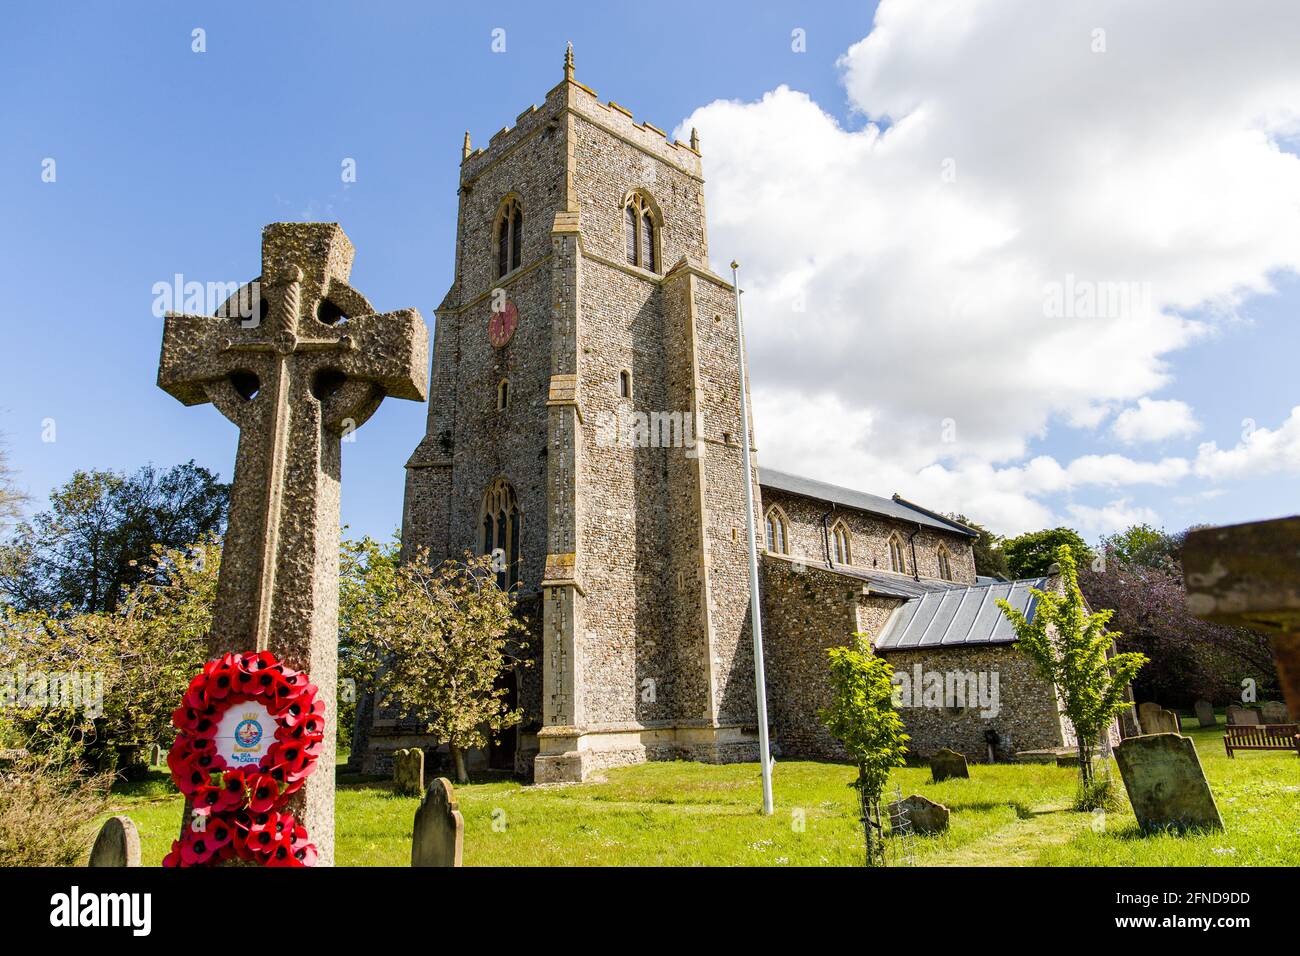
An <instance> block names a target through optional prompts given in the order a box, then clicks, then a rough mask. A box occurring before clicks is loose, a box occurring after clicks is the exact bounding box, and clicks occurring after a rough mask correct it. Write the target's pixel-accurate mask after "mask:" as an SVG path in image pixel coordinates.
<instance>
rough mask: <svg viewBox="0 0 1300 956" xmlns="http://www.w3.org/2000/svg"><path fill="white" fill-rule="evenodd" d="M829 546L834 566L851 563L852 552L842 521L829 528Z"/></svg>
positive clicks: (847, 529)
mask: <svg viewBox="0 0 1300 956" xmlns="http://www.w3.org/2000/svg"><path fill="white" fill-rule="evenodd" d="M831 544H832V552H833V554H834V555H835V563H836V564H852V563H853V550H852V546H851V544H850V542H849V528H848V525H846V524H845V523H844V522H843V521H837V522H835V524H833V525H832V526H831Z"/></svg>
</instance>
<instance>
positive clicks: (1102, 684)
mask: <svg viewBox="0 0 1300 956" xmlns="http://www.w3.org/2000/svg"><path fill="white" fill-rule="evenodd" d="M1055 560H1056V563H1058V564H1060V566H1061V583H1062V585H1063V590H1062V592H1061V593H1059V594H1058V593H1056V592H1055V591H1041V590H1039V589H1038V588H1031V589H1030V591H1031V593H1032V594H1033V595H1034V597H1035V598H1036V599H1037V601H1038V610H1037V612H1036V613H1035V614H1034V619H1033V621H1030V620H1028V619H1027V618H1026V617H1025V615H1024V613H1023V612H1021V611H1020V610H1018V609H1016V608H1014V607H1012V606H1011V604H1009V603H1008V602H1007V601H1005V600H999V601H998V607H1000V608H1001V609H1002V613H1003V614H1005V615H1006V617H1007V620H1009V621H1010V622H1011V626H1012V627H1013V628H1014V629H1015V632H1016V637H1017V638H1018V641H1017V643H1016V647H1017V648H1018V649H1019V651H1020V652H1021V653H1023V654H1025V655H1027V656H1028V657H1029V658H1030V660H1032V661H1033V662H1034V666H1035V669H1036V670H1037V671H1038V673H1039V675H1040V676H1041V677H1042V678H1043V679H1044V680H1047V681H1049V682H1051V683H1052V684H1054V685H1055V686H1056V688H1057V690H1058V692H1059V693H1060V695H1061V701H1062V703H1063V705H1064V708H1065V716H1066V717H1067V718H1069V720H1070V723H1071V724H1072V725H1073V727H1074V733H1075V738H1076V740H1077V741H1078V747H1079V775H1080V778H1079V779H1080V796H1081V799H1083V798H1085V797H1086V795H1087V794H1089V793H1091V792H1092V790H1093V776H1094V773H1093V766H1092V754H1093V750H1094V748H1095V747H1096V744H1097V742H1098V740H1099V739H1100V738H1101V735H1102V734H1103V733H1104V732H1106V730H1107V728H1108V727H1109V725H1110V723H1111V721H1113V720H1114V719H1115V717H1116V716H1118V715H1119V714H1120V713H1122V712H1123V711H1124V710H1126V709H1128V707H1130V706H1131V704H1130V702H1129V700H1128V699H1127V688H1128V686H1129V685H1130V684H1131V683H1132V682H1133V678H1134V676H1135V675H1136V674H1137V672H1138V671H1139V670H1140V669H1141V668H1142V666H1143V665H1144V664H1146V662H1147V657H1146V655H1145V654H1141V653H1138V652H1132V651H1130V652H1127V653H1124V654H1116V653H1114V642H1115V638H1117V637H1118V636H1119V635H1118V634H1115V633H1112V632H1110V631H1108V630H1107V629H1106V625H1107V623H1108V622H1109V621H1110V618H1111V614H1112V612H1111V611H1109V610H1102V611H1096V612H1091V611H1089V610H1088V606H1087V604H1086V603H1085V601H1084V599H1083V593H1082V592H1081V591H1080V590H1079V574H1078V567H1077V566H1076V564H1075V555H1074V551H1073V550H1072V548H1071V547H1070V545H1069V544H1062V545H1060V546H1058V547H1057V549H1056V554H1055Z"/></svg>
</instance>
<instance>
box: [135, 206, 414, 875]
mask: <svg viewBox="0 0 1300 956" xmlns="http://www.w3.org/2000/svg"><path fill="white" fill-rule="evenodd" d="M353 252H354V250H353V248H352V243H351V242H350V241H349V240H348V237H347V236H346V235H344V233H343V230H342V229H341V228H339V225H338V224H337V223H301V222H300V223H290V222H281V223H272V224H271V225H269V226H267V227H266V229H264V230H263V232H262V274H261V276H260V277H259V278H258V279H257V280H256V283H255V284H253V285H250V286H245V287H244V288H243V289H241V290H240V291H239V292H237V293H236V294H235V295H234V296H232V298H231V299H230V300H229V301H228V302H227V303H226V304H225V305H223V306H222V307H221V308H220V309H218V310H217V314H216V315H215V316H206V315H180V314H175V313H168V315H167V317H166V320H165V323H164V326H163V342H162V356H161V358H160V361H159V368H158V385H159V387H160V388H162V389H164V390H165V391H167V392H168V393H169V394H171V395H172V396H174V397H175V398H177V399H179V400H180V401H181V402H183V403H184V404H186V405H198V404H202V403H204V402H211V403H212V404H213V405H215V406H216V407H217V410H218V411H220V412H221V413H222V414H223V415H225V416H226V417H227V418H229V419H230V420H231V421H232V422H234V423H235V424H236V425H237V426H238V427H239V449H238V452H237V453H236V456H235V478H234V485H233V487H232V489H231V493H230V509H229V516H228V518H227V526H226V535H225V540H224V545H223V548H222V556H221V571H220V574H219V576H218V580H217V595H216V600H215V602H214V606H213V611H212V627H211V630H210V632H209V638H208V653H209V655H211V656H212V657H216V656H218V655H221V654H224V653H226V652H243V651H251V650H264V649H269V650H271V651H272V652H274V653H275V654H276V656H277V657H278V658H279V659H280V660H281V661H282V662H283V663H284V664H286V665H287V666H288V667H291V668H294V669H296V670H302V671H306V673H307V674H308V676H309V677H310V678H311V680H312V683H314V684H316V685H317V686H318V687H319V688H320V691H319V697H318V699H320V700H322V701H323V702H324V703H325V707H326V710H325V720H326V723H325V740H324V746H323V747H322V749H321V754H320V758H319V762H318V764H317V770H316V772H315V773H313V774H312V775H311V776H310V777H308V778H307V782H306V785H305V786H304V787H303V789H302V790H300V791H298V792H297V793H295V794H294V795H293V796H292V797H291V798H290V799H289V802H288V804H287V807H286V809H287V810H288V812H291V813H293V814H294V816H295V817H297V818H298V819H299V820H301V821H302V822H303V823H304V824H305V825H306V827H307V830H308V833H309V834H310V838H311V840H312V842H314V843H315V844H316V847H317V849H318V851H319V860H318V865H322V866H329V865H331V864H332V863H333V861H334V739H335V726H334V721H335V720H336V708H335V684H336V675H337V666H338V551H339V477H340V458H341V446H340V442H341V441H342V439H343V437H344V435H345V434H346V435H350V434H351V433H352V431H353V430H355V429H356V428H358V427H360V426H361V425H362V424H363V423H364V422H365V421H366V420H367V419H368V418H369V417H370V416H371V415H372V414H374V412H375V410H376V409H377V408H378V407H379V403H380V402H381V401H382V400H383V399H384V397H385V396H390V395H391V396H393V397H395V398H407V399H415V400H423V399H424V396H425V391H426V383H427V378H428V330H427V329H426V328H425V325H424V320H423V319H421V318H420V314H419V312H417V311H416V310H414V309H406V310H403V311H401V312H389V313H384V314H382V315H379V314H375V310H374V309H373V308H372V307H371V305H370V303H369V302H367V301H366V299H365V297H363V296H362V295H361V294H360V293H359V292H357V291H356V290H355V289H353V288H352V287H351V286H349V285H348V283H347V279H348V275H349V274H350V272H351V269H352V257H353ZM250 301H252V302H258V303H259V304H260V305H261V306H264V307H265V317H264V318H263V316H262V313H261V312H260V311H259V312H257V313H254V314H252V315H251V316H250V317H247V318H241V317H240V311H242V310H241V309H240V308H239V307H238V306H239V305H242V304H243V303H246V302H250Z"/></svg>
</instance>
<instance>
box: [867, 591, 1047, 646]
mask: <svg viewBox="0 0 1300 956" xmlns="http://www.w3.org/2000/svg"><path fill="white" fill-rule="evenodd" d="M1048 580H1049V579H1048V578H1029V579H1026V580H1023V581H1005V582H1002V583H999V584H986V585H976V586H972V587H960V586H959V587H956V588H949V589H946V590H942V591H929V592H927V593H925V594H922V595H921V596H919V597H913V598H911V599H909V600H907V601H905V602H904V603H903V604H901V605H899V606H898V607H897V608H895V609H894V611H893V613H892V614H891V615H890V616H889V620H888V621H886V622H885V626H884V628H883V629H882V630H881V632H880V636H879V637H878V638H877V639H876V645H875V646H876V650H877V651H903V650H909V649H912V648H933V647H967V646H970V645H983V644H1010V643H1013V642H1014V641H1015V640H1016V632H1015V631H1014V630H1013V629H1012V627H1011V622H1010V621H1008V620H1007V618H1006V615H1005V614H1003V613H1002V610H1001V609H1000V608H999V607H998V606H997V601H998V600H999V599H1001V600H1005V601H1007V602H1009V603H1010V604H1011V606H1012V607H1014V608H1016V609H1018V610H1020V611H1022V612H1024V614H1025V616H1026V617H1027V618H1029V619H1030V620H1031V621H1032V620H1033V618H1034V612H1035V611H1036V610H1037V608H1038V600H1037V598H1035V597H1034V596H1033V595H1032V594H1031V593H1030V591H1029V589H1030V588H1031V587H1032V588H1038V589H1039V590H1040V591H1041V590H1046V587H1045V586H1046V584H1047V582H1048Z"/></svg>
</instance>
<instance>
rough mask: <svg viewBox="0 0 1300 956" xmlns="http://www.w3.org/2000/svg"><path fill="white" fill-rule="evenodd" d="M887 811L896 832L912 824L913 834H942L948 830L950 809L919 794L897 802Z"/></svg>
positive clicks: (889, 806)
mask: <svg viewBox="0 0 1300 956" xmlns="http://www.w3.org/2000/svg"><path fill="white" fill-rule="evenodd" d="M885 810H886V811H887V812H888V814H889V827H890V829H891V830H893V831H894V832H898V831H900V830H901V829H903V825H904V823H910V824H911V828H912V832H913V833H917V834H926V833H942V832H943V831H944V830H946V829H948V815H949V813H948V808H947V807H945V806H944V805H943V804H942V803H935V802H934V801H933V800H927V799H926V798H925V797H923V796H921V795H920V794H917V793H914V794H912V795H911V796H910V797H905V798H904V799H902V800H895V801H894V802H893V803H891V804H889V805H888V806H887V807H886V808H885Z"/></svg>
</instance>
